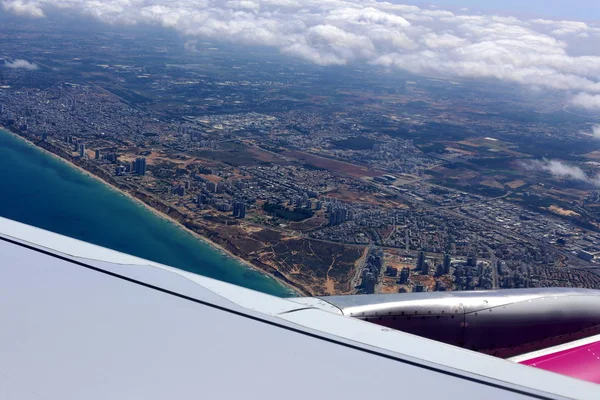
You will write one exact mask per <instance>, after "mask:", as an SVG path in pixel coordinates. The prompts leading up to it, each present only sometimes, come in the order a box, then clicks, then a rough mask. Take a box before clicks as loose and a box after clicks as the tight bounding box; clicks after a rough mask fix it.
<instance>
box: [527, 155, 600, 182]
mask: <svg viewBox="0 0 600 400" xmlns="http://www.w3.org/2000/svg"><path fill="white" fill-rule="evenodd" d="M521 166H522V167H523V168H524V169H526V170H530V171H542V172H547V173H549V174H551V175H552V176H555V177H557V178H561V179H571V180H575V181H580V182H586V183H590V184H592V185H594V186H599V187H600V178H599V177H595V178H594V177H591V176H588V175H587V174H586V173H585V171H584V170H582V169H581V168H579V167H576V166H573V165H569V164H567V163H564V162H562V161H558V160H546V159H544V160H532V161H522V162H521Z"/></svg>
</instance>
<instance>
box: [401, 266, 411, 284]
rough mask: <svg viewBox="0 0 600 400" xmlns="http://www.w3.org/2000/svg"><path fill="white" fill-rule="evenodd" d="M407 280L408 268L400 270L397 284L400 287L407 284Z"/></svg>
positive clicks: (408, 276)
mask: <svg viewBox="0 0 600 400" xmlns="http://www.w3.org/2000/svg"><path fill="white" fill-rule="evenodd" d="M409 278H410V268H408V267H405V268H402V271H400V279H399V280H398V283H399V284H401V285H406V284H407V283H408V280H409Z"/></svg>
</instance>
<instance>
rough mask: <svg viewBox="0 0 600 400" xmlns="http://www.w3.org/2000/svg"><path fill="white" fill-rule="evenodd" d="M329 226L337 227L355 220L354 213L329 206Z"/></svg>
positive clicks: (344, 208) (346, 209)
mask: <svg viewBox="0 0 600 400" xmlns="http://www.w3.org/2000/svg"><path fill="white" fill-rule="evenodd" d="M328 211H329V226H336V225H339V224H343V223H344V222H347V221H352V220H354V212H353V211H352V210H349V209H348V208H346V207H334V206H333V205H329V206H328Z"/></svg>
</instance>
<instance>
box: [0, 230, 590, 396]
mask: <svg viewBox="0 0 600 400" xmlns="http://www.w3.org/2000/svg"><path fill="white" fill-rule="evenodd" d="M0 321H1V322H0V328H1V329H0V398H1V399H61V400H66V399H78V400H79V399H102V400H104V399H144V400H147V399H192V398H193V399H197V398H209V399H238V398H249V399H254V398H261V399H271V398H273V399H274V398H278V399H279V398H285V399H307V398H312V399H324V398H334V399H364V398H371V399H379V398H405V397H406V398H424V399H434V398H435V399H439V398H451V399H454V398H476V399H598V398H600V389H599V388H600V386H597V385H595V384H592V383H589V382H585V381H581V380H576V379H573V378H570V377H567V376H562V375H558V374H553V373H551V372H547V371H544V370H541V369H536V368H531V367H528V366H525V365H520V364H518V363H515V362H513V361H510V360H504V359H501V358H497V357H492V356H490V355H486V354H481V353H477V352H473V351H469V350H465V349H462V348H460V347H457V346H452V345H449V344H445V343H441V342H438V341H434V340H430V339H427V338H423V337H420V336H417V335H413V334H409V333H405V332H400V331H398V330H395V329H391V328H389V327H384V326H379V325H376V324H372V323H371V322H367V321H363V320H360V319H357V318H352V317H349V316H347V315H344V312H343V311H342V310H341V309H340V307H338V306H335V305H333V304H332V303H331V302H329V301H327V299H280V298H276V297H272V296H269V295H266V294H262V293H257V292H254V291H251V290H248V289H244V288H240V287H237V286H234V285H230V284H226V283H223V282H218V281H215V280H212V279H209V278H205V277H201V276H198V275H194V274H191V273H188V272H184V271H181V270H177V269H174V268H170V267H168V266H164V265H160V264H157V263H154V262H150V261H148V260H143V259H140V258H136V257H133V256H129V255H126V254H122V253H118V252H115V251H111V250H107V249H104V248H101V247H98V246H94V245H91V244H88V243H85V242H81V241H77V240H74V239H70V238H66V237H63V236H60V235H56V234H53V233H49V232H46V231H43V230H40V229H37V228H33V227H30V226H26V225H23V224H20V223H16V222H13V221H9V220H6V219H2V218H0Z"/></svg>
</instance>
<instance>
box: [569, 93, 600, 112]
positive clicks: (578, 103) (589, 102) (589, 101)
mask: <svg viewBox="0 0 600 400" xmlns="http://www.w3.org/2000/svg"><path fill="white" fill-rule="evenodd" d="M569 103H570V104H571V105H574V106H575V107H580V108H585V109H587V110H600V95H598V94H589V93H579V94H577V95H575V96H573V97H571V99H570V100H569Z"/></svg>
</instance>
